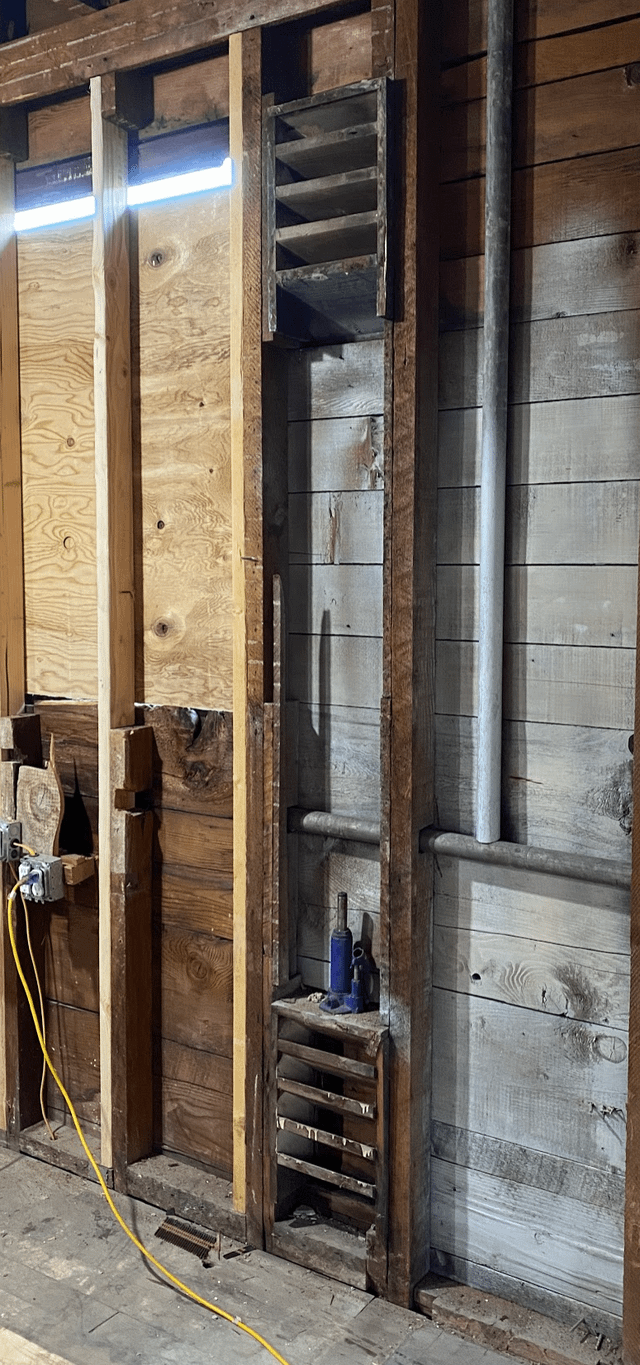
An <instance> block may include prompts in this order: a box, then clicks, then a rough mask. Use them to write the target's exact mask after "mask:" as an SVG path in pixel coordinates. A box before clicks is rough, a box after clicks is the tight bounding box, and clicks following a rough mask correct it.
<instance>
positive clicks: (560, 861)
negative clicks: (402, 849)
mask: <svg viewBox="0 0 640 1365" xmlns="http://www.w3.org/2000/svg"><path fill="white" fill-rule="evenodd" d="M420 852H421V853H441V854H442V856H443V857H444V856H446V857H449V858H472V859H473V860H474V861H475V862H479V863H492V864H493V865H494V866H497V867H514V868H522V869H523V870H524V871H526V872H547V873H549V874H550V875H551V876H554V877H573V878H575V880H576V881H581V882H595V883H599V884H600V885H602V886H620V887H622V888H623V889H624V890H625V891H626V890H628V888H629V886H630V885H631V867H630V865H629V866H627V864H626V863H620V862H614V860H613V859H612V858H588V857H583V855H582V854H580V853H560V852H557V851H554V850H552V849H547V848H533V847H531V846H530V845H529V844H509V843H507V842H506V841H504V840H497V841H496V842H495V843H493V844H485V843H479V842H478V840H477V839H474V838H473V837H472V835H470V834H446V833H445V832H444V830H440V829H423V830H421V832H420Z"/></svg>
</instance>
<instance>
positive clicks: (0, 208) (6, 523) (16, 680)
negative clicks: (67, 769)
mask: <svg viewBox="0 0 640 1365" xmlns="http://www.w3.org/2000/svg"><path fill="white" fill-rule="evenodd" d="M14 214H15V164H14V157H13V156H12V155H11V154H10V153H9V152H7V150H6V144H4V143H3V140H2V137H1V132H0V717H7V718H8V717H10V716H11V715H12V714H13V712H15V711H19V710H20V708H21V707H22V705H23V703H24V697H25V688H26V672H25V619H24V568H23V546H22V461H21V445H20V358H19V350H18V253H17V243H16V235H15V231H14V226H13V220H14ZM6 739H7V736H6V735H4V734H3V736H2V739H1V740H0V743H2V747H3V748H4V749H5V757H10V758H13V757H14V755H13V746H12V745H11V746H9V745H7V744H6V743H5V741H6ZM1 766H2V790H1V793H0V795H1V800H2V814H3V815H4V816H5V818H6V817H10V816H11V815H12V814H13V812H14V809H15V807H14V777H15V773H14V765H13V764H12V763H3V764H2V765H1ZM0 880H1V884H2V907H1V924H0V1129H2V1130H3V1131H4V1132H6V1133H7V1134H8V1135H11V1136H14V1137H15V1136H16V1134H17V1131H18V1129H19V1124H20V1118H19V1101H18V1093H19V1075H18V1071H19V1067H18V1056H19V1019H18V1011H19V1004H18V995H17V989H16V979H15V968H14V965H13V959H12V956H11V948H10V945H9V941H8V934H7V927H6V910H5V907H6V902H7V896H8V894H9V888H10V878H9V876H8V873H7V870H6V869H5V868H2V871H1V872H0Z"/></svg>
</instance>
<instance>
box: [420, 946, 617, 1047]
mask: <svg viewBox="0 0 640 1365" xmlns="http://www.w3.org/2000/svg"><path fill="white" fill-rule="evenodd" d="M510 927H511V926H510V925H506V926H505V933H500V934H492V933H482V934H477V933H471V932H470V931H469V930H466V929H455V928H451V929H449V928H444V927H442V926H438V927H437V928H436V930H435V933H434V946H433V980H434V985H436V986H440V987H442V988H443V990H448V991H458V992H461V993H463V994H467V995H473V996H474V997H475V998H477V999H483V1000H502V1001H504V1003H505V1004H507V1005H522V1006H523V1008H525V1009H533V1010H540V1011H542V1012H543V1013H545V1014H556V1015H559V1016H561V1017H563V1018H569V1019H586V1020H587V1021H588V1022H589V1023H592V1024H600V1025H601V1026H607V1025H609V1024H610V1025H611V1026H612V1027H614V1028H619V1029H623V1030H626V1029H627V1027H628V1022H629V959H628V956H626V955H622V954H619V953H612V952H607V953H599V952H592V951H590V950H589V949H588V948H584V949H582V950H581V952H580V954H579V958H578V960H576V951H575V949H571V948H567V947H565V946H564V945H556V944H546V943H544V942H538V941H537V939H535V938H534V937H531V938H516V937H515V936H514V935H513V934H511V933H510V932H509V930H510ZM532 931H533V932H534V933H535V926H532Z"/></svg>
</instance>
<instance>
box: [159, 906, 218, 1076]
mask: <svg viewBox="0 0 640 1365" xmlns="http://www.w3.org/2000/svg"><path fill="white" fill-rule="evenodd" d="M232 963H233V948H232V945H231V944H230V943H229V942H228V941H226V940H224V939H215V938H212V937H211V936H210V935H204V934H195V933H193V931H192V930H187V931H185V930H182V929H180V928H177V927H174V926H169V925H166V926H165V927H164V928H163V931H162V981H163V985H162V1022H161V1033H162V1037H163V1038H164V1039H169V1040H170V1041H172V1042H175V1043H182V1044H184V1045H185V1046H187V1047H191V1048H200V1049H202V1050H203V1051H205V1052H215V1053H216V1054H219V1055H220V1056H223V1057H231V1055H232V1041H233V1030H232V979H233V978H232Z"/></svg>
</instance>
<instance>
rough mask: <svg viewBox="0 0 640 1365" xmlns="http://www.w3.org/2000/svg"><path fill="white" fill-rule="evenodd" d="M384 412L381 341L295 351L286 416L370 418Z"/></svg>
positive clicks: (295, 419) (293, 419)
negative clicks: (287, 413)
mask: <svg viewBox="0 0 640 1365" xmlns="http://www.w3.org/2000/svg"><path fill="white" fill-rule="evenodd" d="M383 412H384V393H383V343H382V341H360V342H354V343H352V344H350V345H343V346H324V347H322V348H321V349H318V350H316V349H313V350H312V349H309V350H302V351H296V352H295V353H293V354H292V356H291V360H290V370H289V419H290V421H298V422H299V421H305V420H308V419H309V418H318V417H322V418H324V417H361V416H365V417H370V416H372V415H376V416H381V415H382V413H383Z"/></svg>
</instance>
